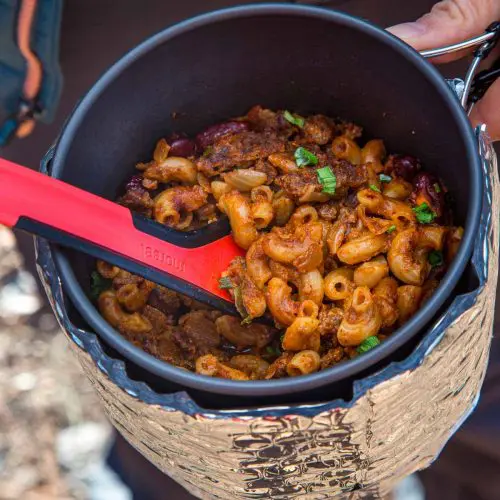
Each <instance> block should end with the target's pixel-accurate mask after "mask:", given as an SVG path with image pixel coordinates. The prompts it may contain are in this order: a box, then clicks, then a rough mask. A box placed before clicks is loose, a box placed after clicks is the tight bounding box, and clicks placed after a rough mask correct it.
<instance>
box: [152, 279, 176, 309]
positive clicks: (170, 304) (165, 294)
mask: <svg viewBox="0 0 500 500" xmlns="http://www.w3.org/2000/svg"><path fill="white" fill-rule="evenodd" d="M148 304H149V305H150V306H152V307H154V308H155V309H158V310H159V311H161V312H162V313H163V314H166V315H169V314H175V313H176V312H177V311H178V309H179V308H180V307H181V300H180V299H179V295H178V294H177V293H175V292H174V291H172V290H169V289H168V288H165V287H163V286H160V285H156V288H155V289H154V290H153V291H152V292H151V294H150V295H149V300H148Z"/></svg>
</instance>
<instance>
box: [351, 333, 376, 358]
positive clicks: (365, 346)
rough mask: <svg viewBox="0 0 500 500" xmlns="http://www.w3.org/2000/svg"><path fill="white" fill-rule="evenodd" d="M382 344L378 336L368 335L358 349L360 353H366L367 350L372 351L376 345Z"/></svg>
mask: <svg viewBox="0 0 500 500" xmlns="http://www.w3.org/2000/svg"><path fill="white" fill-rule="evenodd" d="M379 344H380V340H379V339H378V338H377V337H375V336H374V337H368V338H367V339H365V340H364V341H363V342H362V343H361V345H359V346H358V348H357V349H356V350H357V351H358V353H359V354H364V353H365V352H368V351H370V350H371V349H373V348H374V347H377V346H378V345H379Z"/></svg>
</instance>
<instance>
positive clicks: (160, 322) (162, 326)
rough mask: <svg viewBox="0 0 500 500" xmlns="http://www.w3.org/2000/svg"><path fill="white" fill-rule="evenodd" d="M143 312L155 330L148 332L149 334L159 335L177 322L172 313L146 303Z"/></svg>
mask: <svg viewBox="0 0 500 500" xmlns="http://www.w3.org/2000/svg"><path fill="white" fill-rule="evenodd" d="M141 314H142V315H143V316H144V317H145V318H146V319H148V320H149V322H150V323H151V325H152V326H153V330H152V331H151V332H150V333H148V335H152V336H155V335H159V334H161V333H162V332H163V331H164V330H167V329H169V328H170V327H171V326H172V325H174V323H175V319H174V317H173V316H172V315H171V314H164V313H162V312H161V311H159V310H158V309H156V308H154V307H152V306H150V305H146V306H145V307H144V309H143V310H142V311H141Z"/></svg>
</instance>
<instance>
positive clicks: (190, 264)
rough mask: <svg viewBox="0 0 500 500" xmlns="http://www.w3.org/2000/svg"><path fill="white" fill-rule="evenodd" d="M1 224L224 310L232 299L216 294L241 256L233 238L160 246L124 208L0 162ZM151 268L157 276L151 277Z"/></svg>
mask: <svg viewBox="0 0 500 500" xmlns="http://www.w3.org/2000/svg"><path fill="white" fill-rule="evenodd" d="M0 223H2V224H4V225H7V226H9V227H18V228H20V229H24V230H27V231H28V232H31V233H34V234H38V235H40V236H43V237H46V238H47V239H50V240H52V241H54V242H56V243H60V244H62V245H66V246H70V247H72V248H77V249H78V250H82V251H84V252H86V253H90V254H91V255H94V256H96V257H98V258H102V259H103V260H107V261H108V262H111V263H113V264H116V265H119V266H121V267H124V268H125V269H128V270H129V271H131V272H135V273H137V274H141V275H143V276H145V277H147V278H148V279H151V280H152V281H156V282H159V283H161V284H166V286H169V287H170V288H173V289H176V290H177V291H179V292H181V293H186V294H187V295H190V296H192V297H194V296H195V295H196V297H195V298H197V299H198V300H200V299H201V300H203V299H204V298H206V297H203V296H200V292H201V295H207V294H206V293H205V294H203V292H202V291H205V292H208V293H209V294H212V297H213V296H216V297H217V298H219V300H220V299H224V302H226V304H227V302H228V301H230V300H231V298H230V296H229V295H228V294H227V292H226V291H224V290H220V289H219V286H218V279H219V277H220V275H221V273H222V271H224V270H225V269H226V268H227V266H228V265H229V263H230V262H231V260H232V259H233V258H234V257H235V256H237V255H241V254H242V252H241V250H240V249H239V248H238V247H237V246H236V245H235V243H234V241H233V239H232V237H231V236H224V237H222V238H220V239H218V240H216V241H213V242H212V243H209V244H207V245H204V246H200V247H198V248H182V247H179V246H177V245H174V244H172V243H168V242H166V241H162V240H160V239H158V238H156V237H154V236H151V235H150V234H147V233H144V232H142V231H140V230H139V229H137V228H136V227H135V226H134V222H133V217H132V214H131V212H130V210H128V209H127V208H125V207H122V206H120V205H118V204H116V203H113V202H111V201H108V200H105V199H103V198H100V197H99V196H96V195H93V194H91V193H89V192H87V191H84V190H82V189H79V188H76V187H74V186H72V185H70V184H66V183H64V182H62V181H59V180H57V179H53V178H51V177H48V176H46V175H43V174H41V173H39V172H34V171H32V170H29V169H27V168H25V167H21V166H19V165H15V164H14V163H11V162H8V161H6V160H3V159H1V158H0ZM151 268H153V269H155V270H157V271H160V273H153V274H152V270H151ZM165 273H166V274H165ZM172 278H173V279H172ZM174 282H175V283H174ZM172 284H173V285H174V286H171V285H172ZM192 285H194V287H193V286H192ZM183 287H185V289H184V288H183ZM196 288H199V289H202V291H198V292H196ZM214 298H215V297H214ZM205 301H207V300H205ZM214 305H215V304H214ZM231 307H232V305H231Z"/></svg>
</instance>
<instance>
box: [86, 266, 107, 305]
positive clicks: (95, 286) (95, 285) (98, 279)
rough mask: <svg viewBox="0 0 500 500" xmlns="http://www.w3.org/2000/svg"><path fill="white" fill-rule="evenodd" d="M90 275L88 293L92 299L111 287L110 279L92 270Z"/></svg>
mask: <svg viewBox="0 0 500 500" xmlns="http://www.w3.org/2000/svg"><path fill="white" fill-rule="evenodd" d="M90 277H91V279H92V282H91V284H90V295H91V297H92V298H93V299H94V300H97V299H98V298H99V295H101V293H102V292H104V291H106V290H109V289H110V288H111V284H112V281H111V280H108V279H107V278H104V277H102V276H101V275H100V274H99V273H98V272H97V271H94V272H93V273H92V274H91V275H90Z"/></svg>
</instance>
